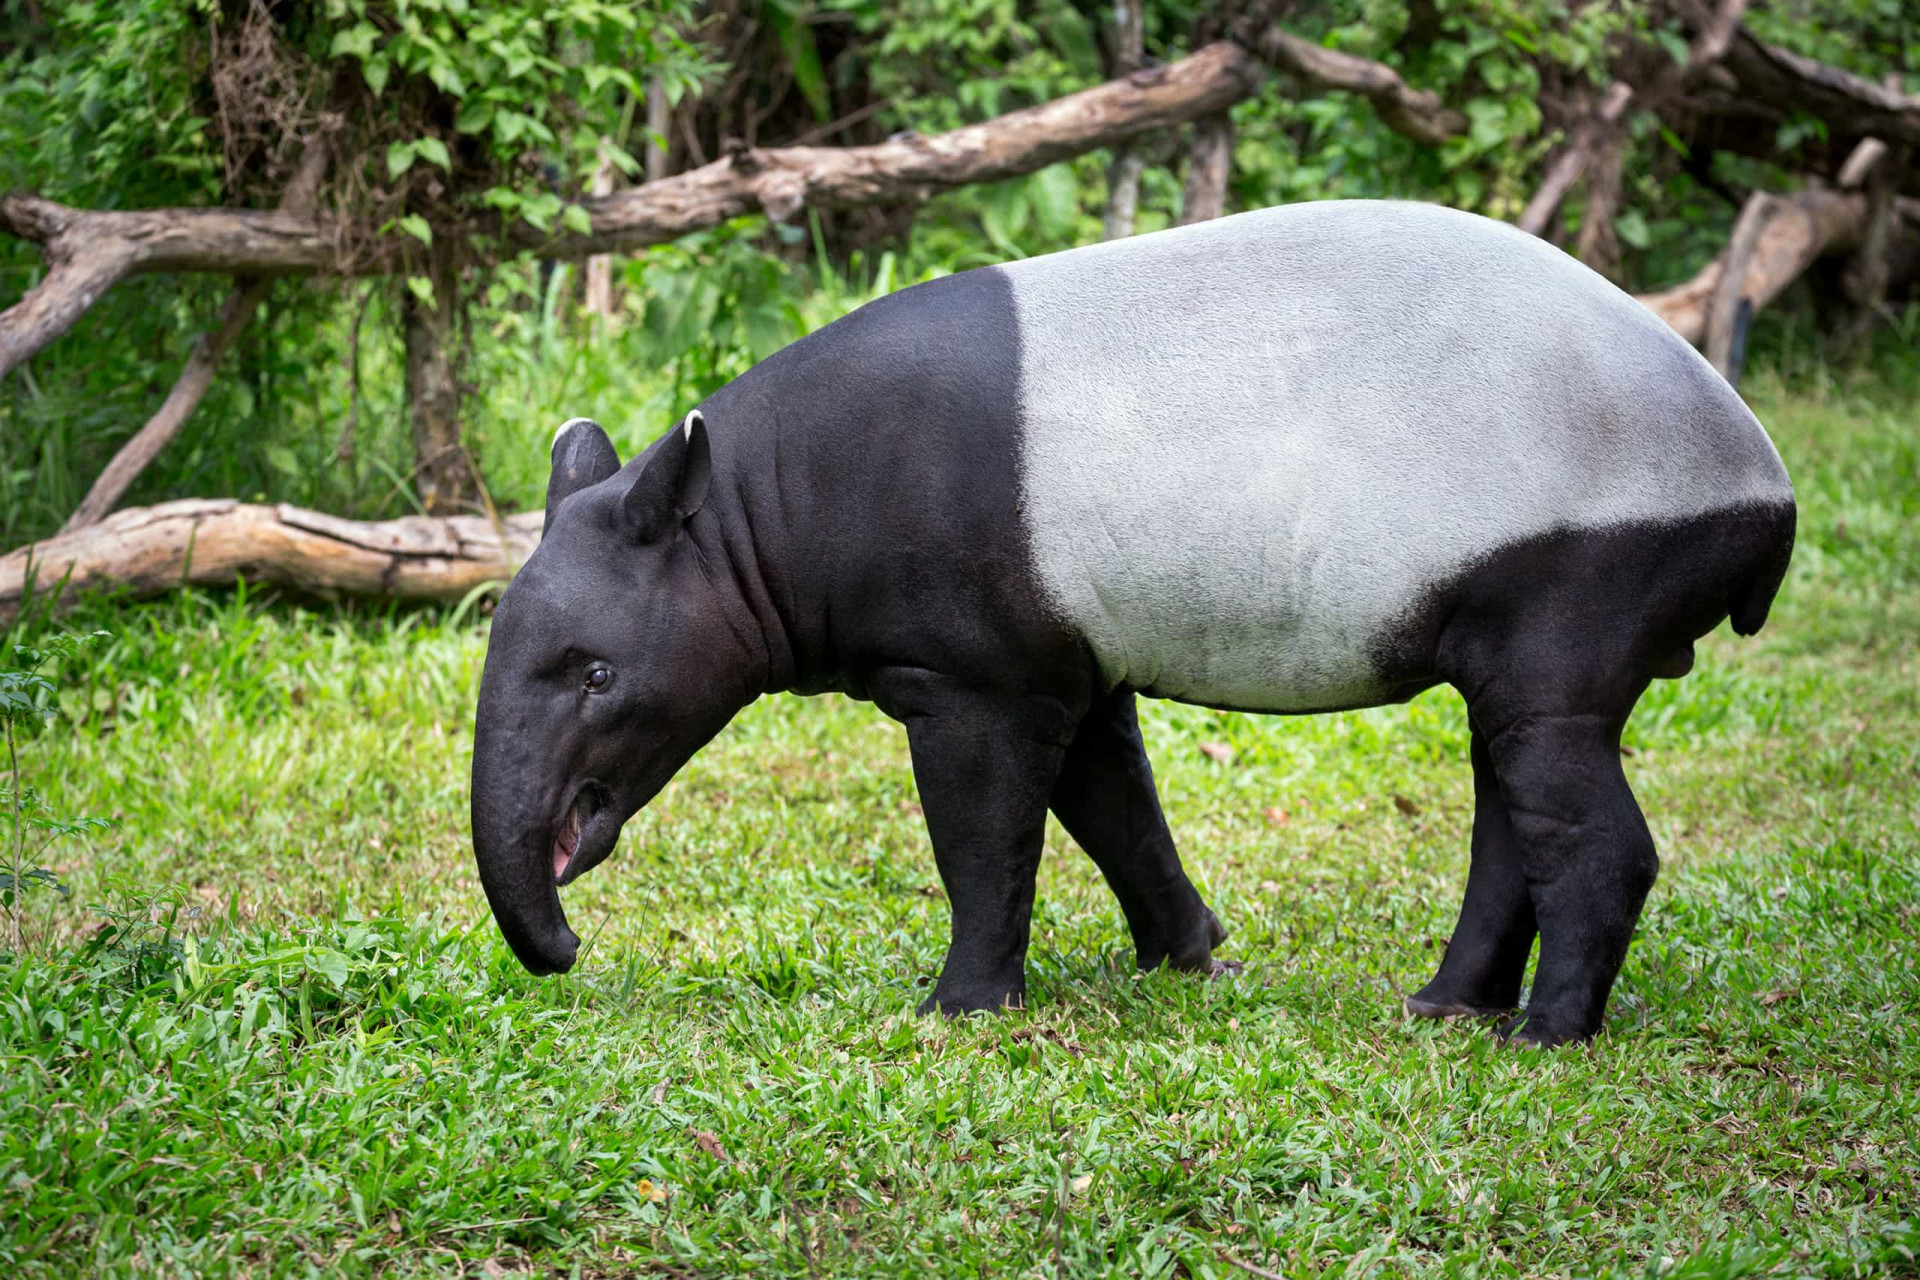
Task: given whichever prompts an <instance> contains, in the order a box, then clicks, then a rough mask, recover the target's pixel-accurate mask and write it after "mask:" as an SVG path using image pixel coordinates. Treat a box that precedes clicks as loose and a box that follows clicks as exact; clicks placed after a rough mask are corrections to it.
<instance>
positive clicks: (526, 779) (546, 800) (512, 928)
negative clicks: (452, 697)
mask: <svg viewBox="0 0 1920 1280" xmlns="http://www.w3.org/2000/svg"><path fill="white" fill-rule="evenodd" d="M486 684H487V680H486V679H485V678H484V677H483V679H482V688H483V699H484V693H485V691H486ZM520 727H521V726H517V725H516V726H515V728H520ZM526 743H527V736H526V735H525V733H524V732H514V731H513V730H511V729H510V730H508V731H507V732H505V733H500V732H495V731H493V729H492V728H491V726H490V725H489V723H488V721H487V718H486V717H485V716H482V717H481V720H480V723H479V726H478V731H477V732H476V734H475V739H474V752H473V796H472V815H473V853H474V862H475V864H476V865H477V866H478V867H479V870H480V884H481V886H482V887H483V888H484V889H485V890H486V892H487V905H488V906H490V907H491V908H493V918H494V919H495V920H496V921H498V922H499V925H500V932H501V933H502V934H503V935H504V936H505V937H506V940H507V945H508V946H510V947H512V948H513V954H514V955H515V956H517V957H518V958H519V960H520V963H521V964H523V965H525V966H526V967H527V970H528V972H530V973H537V974H549V973H565V972H566V971H567V970H568V969H571V968H572V967H573V962H574V959H575V957H576V956H577V955H578V953H579V949H580V939H579V937H578V936H577V935H575V933H574V932H573V930H572V929H570V928H568V927H567V913H566V911H565V910H563V909H562V908H561V906H560V891H559V876H558V875H557V874H556V873H557V871H558V870H559V869H560V868H558V867H557V866H556V859H555V854H556V850H557V848H558V847H559V846H560V844H561V843H562V841H564V840H568V839H571V840H573V841H576V842H577V841H578V838H579V837H578V828H577V827H572V828H571V829H570V827H569V818H570V813H571V811H572V802H573V800H574V796H575V794H576V793H577V792H578V791H579V790H580V788H566V787H564V786H562V785H555V782H556V781H557V780H556V779H554V778H552V777H551V776H549V777H548V778H545V779H543V778H541V777H540V775H541V774H542V773H547V774H549V775H551V774H552V772H553V766H552V762H551V761H547V762H544V763H545V767H544V768H542V767H541V766H542V762H541V761H540V760H539V753H537V752H534V751H532V750H528V749H525V748H526ZM563 801H564V802H566V804H565V806H564V808H566V809H567V810H568V811H567V812H562V811H561V810H562V808H563V805H562V802H563Z"/></svg>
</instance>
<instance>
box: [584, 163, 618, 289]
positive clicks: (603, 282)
mask: <svg viewBox="0 0 1920 1280" xmlns="http://www.w3.org/2000/svg"><path fill="white" fill-rule="evenodd" d="M590 194H591V195H593V196H594V197H595V198H598V197H601V196H609V195H612V194H613V158H612V157H611V156H609V155H608V154H607V149H606V147H605V146H604V145H603V146H602V147H601V148H600V165H599V167H598V168H596V169H595V170H594V171H593V186H592V188H591V189H590ZM586 285H587V288H586V292H587V299H586V308H587V314H588V315H592V316H599V317H600V318H601V319H602V320H604V321H606V322H608V323H609V324H610V323H612V321H613V255H612V254H610V253H596V254H594V255H593V256H592V257H590V258H588V259H587V270H586Z"/></svg>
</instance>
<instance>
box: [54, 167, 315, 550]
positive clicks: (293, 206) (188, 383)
mask: <svg viewBox="0 0 1920 1280" xmlns="http://www.w3.org/2000/svg"><path fill="white" fill-rule="evenodd" d="M326 168H327V143H326V140H325V139H324V138H315V139H313V140H312V141H311V142H309V143H308V144H307V147H306V150H305V151H304V152H303V153H302V154H301V157H300V164H299V167H298V168H297V169H295V170H294V175H293V178H292V180H291V181H290V182H288V184H287V189H286V192H285V193H284V194H283V195H282V196H281V197H280V211H281V212H283V213H290V214H294V215H297V216H300V217H312V216H313V206H314V201H315V199H316V198H317V197H318V195H319V191H320V179H321V177H322V176H323V175H324V174H325V172H326ZM271 286H272V280H271V279H270V278H266V277H260V278H255V279H251V280H249V279H241V280H236V281H235V282H234V286H233V292H232V293H231V294H229V295H228V296H227V301H226V303H225V305H224V306H222V307H221V308H220V319H219V321H218V322H217V323H216V324H215V325H214V327H213V329H212V330H211V331H210V332H208V333H205V334H202V335H201V337H200V340H199V341H198V342H196V343H194V346H193V354H191V355H190V356H188V357H187V367H186V368H185V369H183V370H182V371H181V373H180V378H179V380H178V381H176V382H175V383H174V384H173V390H171V391H169V392H168V393H167V398H166V402H165V403H163V404H162V405H161V406H160V411H159V412H158V413H156V414H154V415H153V417H152V418H151V419H150V420H149V421H148V422H147V424H146V425H145V426H144V427H141V428H140V430H139V431H137V432H135V433H134V436H133V439H131V440H129V441H127V443H126V444H124V445H122V446H121V447H120V451H119V452H118V453H116V454H114V455H113V460H112V461H110V462H109V463H107V466H106V470H104V471H102V472H101V473H100V475H99V477H98V478H97V479H95V480H94V482H93V486H92V487H91V488H90V489H88V490H87V496H86V497H85V498H82V499H81V500H80V505H79V506H78V507H76V508H75V509H74V512H73V514H72V515H71V516H68V517H67V522H66V524H64V525H62V526H61V529H60V532H62V533H71V532H73V531H74V530H75V529H83V528H85V527H86V526H87V525H90V524H94V523H96V522H97V521H99V519H100V518H101V517H102V516H104V515H106V514H107V512H109V511H111V510H113V507H114V504H115V503H117V502H119V501H120V499H121V497H122V496H123V495H124V494H125V493H126V491H127V490H128V488H130V487H131V486H132V484H133V482H134V481H135V480H137V479H138V478H139V477H140V473H141V472H142V471H145V470H146V469H147V464H148V463H150V462H152V461H153V460H154V458H156V457H157V456H159V453H160V451H161V450H162V449H164V448H166V447H167V442H168V441H170V440H172V439H173V437H174V436H175V435H176V434H178V433H179V430H180V428H181V426H182V425H184V424H185V422H186V420H187V419H188V417H190V416H191V415H192V413H193V411H194V410H195V409H197V408H199V406H200V401H201V400H202V399H203V398H204V397H205V396H206V394H207V388H209V387H211V386H212V385H213V374H214V370H216V369H217V368H219V366H220V361H221V359H222V358H223V357H224V356H225V355H226V353H227V348H228V347H230V346H232V345H233V341H234V339H235V338H237V337H239V336H240V332H241V330H243V329H245V328H246V327H247V325H248V323H249V322H250V321H251V320H252V319H253V313H254V312H255V311H256V310H257V309H258V308H259V306H260V303H261V300H262V299H264V298H265V297H266V296H267V291H268V289H269V288H270V287H271Z"/></svg>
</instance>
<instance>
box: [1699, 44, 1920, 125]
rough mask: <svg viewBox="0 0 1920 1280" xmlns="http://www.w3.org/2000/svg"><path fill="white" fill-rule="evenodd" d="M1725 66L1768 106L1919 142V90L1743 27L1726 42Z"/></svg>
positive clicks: (1745, 88) (1750, 93) (1828, 123)
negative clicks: (1805, 53) (1879, 80)
mask: <svg viewBox="0 0 1920 1280" xmlns="http://www.w3.org/2000/svg"><path fill="white" fill-rule="evenodd" d="M1725 65H1726V67H1727V69H1728V70H1729V71H1731V72H1733V74H1734V77H1735V78H1736V79H1737V80H1738V81H1739V82H1740V87H1741V88H1742V89H1744V90H1745V91H1746V93H1747V94H1748V95H1749V96H1751V97H1752V98H1754V99H1757V100H1758V101H1760V102H1762V103H1765V104H1766V105H1768V106H1771V107H1774V108H1777V109H1779V110H1781V111H1783V112H1789V113H1791V112H1805V113H1806V114H1808V115H1812V116H1818V117H1819V118H1820V119H1821V120H1824V121H1825V122H1826V123H1827V126H1828V127H1829V128H1830V129H1832V130H1833V131H1834V132H1836V133H1839V134H1843V135H1861V134H1866V135H1870V136H1872V137H1876V138H1880V139H1882V140H1883V141H1885V142H1887V143H1890V144H1891V143H1905V144H1907V145H1908V146H1920V95H1907V94H1903V93H1901V92H1900V91H1899V90H1898V89H1896V88H1890V87H1887V86H1883V85H1877V84H1875V83H1873V82H1872V81H1871V80H1863V79H1861V78H1860V77H1859V76H1856V75H1854V74H1852V73H1851V72H1847V71H1842V70H1841V69H1840V68H1838V67H1830V66H1828V65H1826V64H1825V63H1823V62H1815V61H1814V60H1813V59H1812V58H1803V57H1801V56H1800V55H1799V54H1797V53H1789V52H1788V51H1787V50H1785V49H1781V48H1776V47H1775V46H1773V45H1770V44H1767V43H1766V42H1765V41H1763V40H1760V39H1758V38H1756V37H1755V36H1754V35H1753V33H1752V32H1750V31H1746V30H1744V29H1743V30H1741V31H1739V32H1737V33H1736V34H1735V36H1734V38H1733V40H1732V42H1731V43H1730V44H1729V45H1728V47H1727V53H1726V58H1725Z"/></svg>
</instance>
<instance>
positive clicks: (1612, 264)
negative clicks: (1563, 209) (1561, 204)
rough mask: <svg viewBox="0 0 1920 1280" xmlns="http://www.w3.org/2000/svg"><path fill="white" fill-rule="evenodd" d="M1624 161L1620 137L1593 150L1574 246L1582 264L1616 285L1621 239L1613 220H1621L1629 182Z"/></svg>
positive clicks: (1605, 141)
mask: <svg viewBox="0 0 1920 1280" xmlns="http://www.w3.org/2000/svg"><path fill="white" fill-rule="evenodd" d="M1622 159H1623V158H1622V156H1621V138H1620V136H1619V135H1618V134H1617V133H1610V134H1608V135H1607V137H1606V138H1605V139H1603V140H1602V141H1601V142H1599V143H1598V144H1597V145H1596V146H1595V147H1594V150H1593V157H1592V159H1590V160H1589V161H1588V162H1587V207H1586V208H1585V209H1583V210H1582V211H1581V213H1580V239H1579V240H1578V242H1576V243H1575V245H1574V252H1575V253H1576V254H1578V255H1579V257H1580V261H1582V262H1584V263H1586V264H1587V265H1588V266H1590V267H1592V268H1593V269H1594V270H1595V271H1598V272H1599V273H1600V274H1601V275H1603V276H1605V277H1606V278H1607V279H1609V280H1612V281H1614V282H1615V283H1618V282H1619V280H1620V236H1619V234H1618V233H1617V232H1616V231H1615V230H1614V229H1613V220H1614V218H1616V217H1617V216H1619V213H1620V193H1621V188H1622V186H1623V185H1624V183H1625V181H1626V175H1625V174H1624V173H1623V172H1622V169H1621V164H1622Z"/></svg>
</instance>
